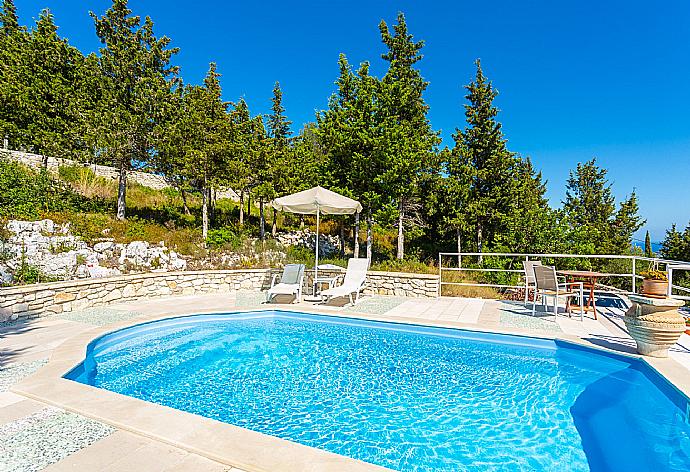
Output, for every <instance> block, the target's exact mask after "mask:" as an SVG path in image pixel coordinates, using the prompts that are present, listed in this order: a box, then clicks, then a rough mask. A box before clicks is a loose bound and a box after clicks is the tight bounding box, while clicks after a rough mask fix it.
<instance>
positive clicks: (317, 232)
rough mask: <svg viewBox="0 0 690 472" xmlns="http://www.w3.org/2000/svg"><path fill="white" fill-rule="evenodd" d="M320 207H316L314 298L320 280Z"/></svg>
mask: <svg viewBox="0 0 690 472" xmlns="http://www.w3.org/2000/svg"><path fill="white" fill-rule="evenodd" d="M319 213H320V212H319V207H318V206H317V207H316V264H314V296H316V289H317V288H318V283H317V279H318V278H319V223H320V221H319Z"/></svg>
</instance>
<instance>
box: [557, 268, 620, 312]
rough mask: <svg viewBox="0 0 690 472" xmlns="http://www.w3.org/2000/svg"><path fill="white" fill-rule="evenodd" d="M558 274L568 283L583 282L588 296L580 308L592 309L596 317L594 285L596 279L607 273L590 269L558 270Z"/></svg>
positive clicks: (582, 301) (581, 301)
mask: <svg viewBox="0 0 690 472" xmlns="http://www.w3.org/2000/svg"><path fill="white" fill-rule="evenodd" d="M557 273H558V274H561V275H565V277H566V280H567V281H568V282H570V283H572V282H583V288H588V289H589V296H588V297H587V305H586V306H583V307H582V308H583V309H584V310H585V311H589V310H592V312H593V313H594V319H595V320H596V319H597V303H596V300H595V299H594V287H595V286H596V284H597V280H599V279H600V278H602V277H608V275H609V274H605V273H603V272H593V271H591V270H559V271H558V272H557ZM580 303H584V300H580Z"/></svg>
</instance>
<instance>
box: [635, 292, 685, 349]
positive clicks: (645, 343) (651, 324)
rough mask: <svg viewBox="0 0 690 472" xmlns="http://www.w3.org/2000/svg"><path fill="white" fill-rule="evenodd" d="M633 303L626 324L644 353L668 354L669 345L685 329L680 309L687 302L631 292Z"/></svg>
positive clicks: (674, 341) (672, 343)
mask: <svg viewBox="0 0 690 472" xmlns="http://www.w3.org/2000/svg"><path fill="white" fill-rule="evenodd" d="M629 298H630V301H631V302H632V306H631V307H630V309H629V310H628V312H627V313H626V314H625V318H624V319H623V320H624V321H625V326H626V327H627V328H628V333H630V336H631V337H632V338H633V339H634V340H635V342H636V343H637V352H639V353H640V354H642V355H643V356H651V357H668V349H669V348H670V347H671V346H673V345H674V344H675V343H676V342H677V341H678V338H680V335H681V334H683V332H684V331H685V319H684V318H683V317H682V316H681V314H680V313H678V308H679V307H681V306H683V305H684V302H683V301H682V300H676V299H674V298H650V297H645V296H643V295H630V296H629Z"/></svg>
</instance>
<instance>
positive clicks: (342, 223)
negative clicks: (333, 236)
mask: <svg viewBox="0 0 690 472" xmlns="http://www.w3.org/2000/svg"><path fill="white" fill-rule="evenodd" d="M340 257H342V258H345V218H343V219H342V220H340Z"/></svg>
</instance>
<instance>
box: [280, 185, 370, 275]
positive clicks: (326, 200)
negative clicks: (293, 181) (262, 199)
mask: <svg viewBox="0 0 690 472" xmlns="http://www.w3.org/2000/svg"><path fill="white" fill-rule="evenodd" d="M271 206H272V207H273V208H275V209H276V210H278V211H289V212H290V213H298V214H302V215H316V264H315V265H314V280H316V279H317V278H318V276H319V224H320V217H321V214H322V213H323V214H324V215H352V214H354V213H359V212H360V211H362V205H361V204H360V203H359V202H358V201H357V200H353V199H351V198H348V197H346V196H344V195H340V194H339V193H335V192H332V191H331V190H327V189H325V188H322V187H314V188H310V189H309V190H303V191H302V192H297V193H293V194H292V195H287V196H285V197H280V198H276V199H275V200H273V201H272V202H271Z"/></svg>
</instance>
